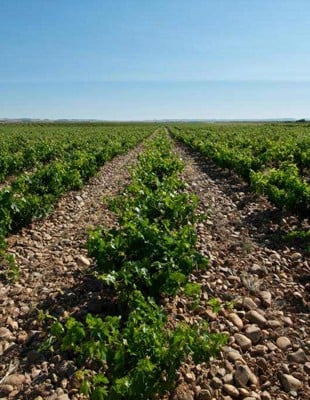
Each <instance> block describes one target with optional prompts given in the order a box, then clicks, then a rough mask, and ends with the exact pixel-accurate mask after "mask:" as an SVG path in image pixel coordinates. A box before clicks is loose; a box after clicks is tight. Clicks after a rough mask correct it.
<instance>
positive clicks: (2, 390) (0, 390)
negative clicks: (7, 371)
mask: <svg viewBox="0 0 310 400" xmlns="http://www.w3.org/2000/svg"><path fill="white" fill-rule="evenodd" d="M13 390H14V387H13V386H12V385H8V384H4V385H0V395H7V394H10V393H11V392H13Z"/></svg>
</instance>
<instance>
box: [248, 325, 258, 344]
mask: <svg viewBox="0 0 310 400" xmlns="http://www.w3.org/2000/svg"><path fill="white" fill-rule="evenodd" d="M244 333H245V335H246V336H247V337H248V338H249V339H251V341H252V343H253V344H257V343H259V341H260V340H261V338H262V331H261V329H260V328H259V327H258V326H256V325H250V326H247V327H246V329H245V332H244Z"/></svg>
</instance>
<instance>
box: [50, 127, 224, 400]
mask: <svg viewBox="0 0 310 400" xmlns="http://www.w3.org/2000/svg"><path fill="white" fill-rule="evenodd" d="M181 170H182V164H181V163H180V161H179V160H178V159H177V157H176V156H175V155H174V154H173V153H172V151H171V144H170V141H169V140H168V138H167V137H166V135H164V134H158V137H157V138H156V140H155V141H154V142H152V144H151V145H150V148H149V149H148V150H147V151H146V152H145V153H144V154H143V155H142V156H141V157H140V159H139V164H138V166H137V167H136V169H135V170H134V171H133V181H132V184H130V185H129V186H128V187H127V189H126V190H125V192H124V193H123V194H122V195H120V196H119V197H118V198H117V199H115V200H114V201H112V202H111V203H110V207H111V209H112V210H113V211H114V212H115V213H116V214H117V217H118V219H119V227H118V228H117V229H110V230H105V229H103V228H98V229H96V230H94V231H93V232H91V233H90V234H89V239H88V243H87V247H88V251H89V255H90V256H92V257H94V258H95V259H96V263H97V274H98V277H99V278H100V279H102V280H104V282H105V283H106V284H107V285H111V286H113V288H114V290H115V295H116V297H117V299H118V302H119V306H120V307H119V309H120V310H123V311H122V312H121V313H120V315H107V316H105V317H104V318H102V317H101V316H99V315H91V314H88V315H87V317H86V318H85V320H83V321H80V320H76V319H74V318H72V317H71V318H69V319H68V320H67V322H66V323H64V324H62V323H60V322H58V321H57V322H55V323H54V325H53V327H52V330H51V334H52V339H51V340H50V347H53V346H55V345H57V343H58V346H60V348H61V350H62V351H63V352H66V353H67V354H68V356H70V357H72V358H73V359H74V360H75V362H76V363H77V364H78V366H79V368H80V371H79V373H78V374H77V377H78V378H79V379H80V381H81V392H82V393H84V394H86V395H88V396H89V397H90V398H91V399H92V400H94V399H109V400H118V399H119V400H121V399H127V400H138V399H141V400H147V399H156V398H158V396H159V395H163V394H164V393H165V392H166V391H167V390H169V389H171V387H173V385H174V384H175V379H176V371H177V369H178V368H179V367H180V365H181V363H182V362H183V361H184V360H185V359H186V358H187V357H188V356H189V355H191V356H192V357H193V359H194V360H195V361H196V362H202V361H206V360H207V359H208V358H209V357H210V356H214V355H216V354H217V353H218V351H219V349H220V347H221V346H222V345H223V344H225V343H226V338H225V336H223V335H221V334H210V333H209V331H208V326H207V324H206V323H201V324H199V325H194V326H189V325H187V324H177V325H176V326H175V328H174V329H171V328H169V327H168V324H167V315H166V313H165V312H164V311H163V309H162V308H161V307H160V306H159V305H158V304H156V300H157V299H159V298H160V297H161V296H162V295H163V294H168V295H173V294H175V293H176V292H177V290H179V289H180V288H182V287H184V286H185V288H184V290H185V293H187V295H189V296H191V297H192V298H195V299H197V298H198V297H199V295H200V291H201V289H200V286H199V285H196V284H193V283H188V274H189V273H190V272H191V271H193V269H195V268H202V267H205V266H206V265H207V260H206V259H205V258H204V257H203V256H201V255H200V254H199V253H198V252H197V251H196V250H195V244H196V240H197V238H196V234H195V229H194V225H195V222H196V216H195V208H196V205H197V199H196V198H195V197H194V196H190V195H187V194H186V193H185V192H184V191H183V189H184V188H183V183H182V181H181V180H180V178H179V176H178V175H179V173H180V171H181ZM94 371H96V373H94Z"/></svg>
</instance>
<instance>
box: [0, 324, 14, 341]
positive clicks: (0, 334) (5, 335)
mask: <svg viewBox="0 0 310 400" xmlns="http://www.w3.org/2000/svg"><path fill="white" fill-rule="evenodd" d="M11 337H12V332H11V331H10V330H9V329H8V328H5V327H2V328H0V339H1V340H5V339H10V338H11Z"/></svg>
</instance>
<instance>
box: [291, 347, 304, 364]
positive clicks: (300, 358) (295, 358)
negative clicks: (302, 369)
mask: <svg viewBox="0 0 310 400" xmlns="http://www.w3.org/2000/svg"><path fill="white" fill-rule="evenodd" d="M287 359H288V361H289V362H294V363H298V364H305V363H306V362H307V356H306V354H305V352H304V351H303V349H298V350H297V351H295V353H291V354H289V355H288V357H287Z"/></svg>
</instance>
